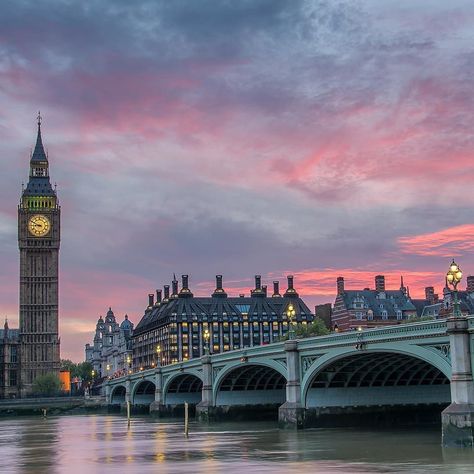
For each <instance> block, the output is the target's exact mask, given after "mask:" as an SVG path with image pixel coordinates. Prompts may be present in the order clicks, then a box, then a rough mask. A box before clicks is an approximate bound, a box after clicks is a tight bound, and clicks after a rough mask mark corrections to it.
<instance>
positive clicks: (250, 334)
mask: <svg viewBox="0 0 474 474" xmlns="http://www.w3.org/2000/svg"><path fill="white" fill-rule="evenodd" d="M154 296H155V295H154V294H150V295H148V298H149V300H148V307H147V309H146V310H145V314H144V315H143V317H142V319H141V321H140V322H139V323H138V324H137V326H136V328H135V330H134V332H133V336H132V339H133V344H132V346H133V368H134V369H135V370H136V369H140V368H143V369H145V368H149V367H153V366H155V365H156V364H158V363H161V364H163V365H164V364H169V363H176V362H180V361H182V360H187V359H193V358H197V357H201V356H202V355H203V354H204V353H205V350H206V346H207V347H208V349H209V352H210V353H211V354H212V353H216V352H225V351H230V350H233V349H240V348H243V347H252V346H258V345H262V344H270V343H272V342H275V341H277V340H279V339H280V338H282V337H283V336H285V335H286V333H287V332H288V328H289V321H288V316H287V311H288V308H289V307H290V305H292V306H293V308H294V311H295V316H294V318H293V321H292V322H293V323H294V324H296V323H298V324H307V323H308V322H311V321H313V319H314V315H313V314H312V313H311V311H310V309H309V308H308V307H307V306H306V304H305V303H304V302H303V300H302V299H301V298H300V297H299V295H298V293H297V292H296V290H295V289H294V287H293V277H292V276H289V277H288V288H287V290H286V291H285V293H284V294H280V291H279V282H278V281H275V282H273V293H272V294H271V295H270V296H269V295H268V294H267V287H266V286H262V283H261V277H260V276H259V275H257V276H256V277H255V288H254V289H253V290H251V292H250V296H245V295H240V296H239V297H229V296H228V295H227V293H226V291H225V290H224V289H223V286H222V275H217V276H216V289H215V290H214V292H213V294H212V295H211V296H210V297H195V296H194V295H193V293H192V292H191V291H190V289H189V287H188V276H187V275H183V276H182V287H181V290H179V289H178V282H177V280H176V278H174V279H173V282H172V287H171V294H170V287H169V285H165V286H164V292H163V293H162V291H161V290H157V291H156V301H155V298H154ZM206 334H208V335H209V339H208V341H206V337H205V336H206Z"/></svg>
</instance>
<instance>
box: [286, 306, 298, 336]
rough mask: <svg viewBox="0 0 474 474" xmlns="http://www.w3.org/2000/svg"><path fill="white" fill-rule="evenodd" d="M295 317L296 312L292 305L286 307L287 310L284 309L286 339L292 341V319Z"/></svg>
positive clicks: (293, 334) (293, 332)
mask: <svg viewBox="0 0 474 474" xmlns="http://www.w3.org/2000/svg"><path fill="white" fill-rule="evenodd" d="M295 316H296V311H295V308H294V306H293V303H290V304H289V305H288V308H287V309H286V317H287V318H288V325H289V328H288V339H294V338H295V331H294V329H293V318H294V317H295Z"/></svg>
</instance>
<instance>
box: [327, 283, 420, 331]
mask: <svg viewBox="0 0 474 474" xmlns="http://www.w3.org/2000/svg"><path fill="white" fill-rule="evenodd" d="M416 315H417V310H416V307H415V305H414V304H413V302H412V301H411V299H410V295H409V291H408V289H407V288H405V286H404V285H403V278H402V281H401V285H400V288H399V289H398V290H386V289H385V277H384V276H383V275H377V276H376V277H375V290H371V289H369V288H364V289H362V290H346V289H345V287H344V278H343V277H338V279H337V296H336V300H335V302H334V308H333V312H332V323H333V329H334V328H337V329H338V330H340V331H347V330H354V329H357V328H359V327H362V328H371V327H376V326H388V325H393V324H399V323H401V322H403V321H405V320H407V319H408V318H410V317H413V316H416Z"/></svg>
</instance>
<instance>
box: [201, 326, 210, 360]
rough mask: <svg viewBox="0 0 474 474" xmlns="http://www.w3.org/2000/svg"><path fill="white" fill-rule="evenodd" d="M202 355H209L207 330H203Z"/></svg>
mask: <svg viewBox="0 0 474 474" xmlns="http://www.w3.org/2000/svg"><path fill="white" fill-rule="evenodd" d="M203 337H204V343H205V344H204V354H206V355H207V354H209V339H210V338H211V335H210V334H209V329H205V330H204V335H203Z"/></svg>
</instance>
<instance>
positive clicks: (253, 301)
mask: <svg viewBox="0 0 474 474" xmlns="http://www.w3.org/2000/svg"><path fill="white" fill-rule="evenodd" d="M290 303H293V305H294V308H295V311H296V318H295V319H296V321H301V316H302V315H305V316H313V314H312V313H311V310H310V309H309V308H308V307H307V306H306V304H305V303H304V301H303V300H302V299H301V298H298V297H295V296H283V297H275V298H273V297H267V296H262V295H259V296H253V297H233V298H225V297H216V296H214V297H180V298H172V299H170V300H169V301H167V302H165V301H163V302H161V303H160V304H159V305H154V306H153V307H152V308H151V309H148V310H147V311H145V314H144V316H143V317H142V319H141V320H140V322H139V323H138V324H137V326H136V328H135V330H134V332H133V336H137V335H139V334H141V333H144V332H146V331H149V330H150V329H153V328H155V327H158V326H161V325H164V324H166V323H167V322H168V321H169V318H170V316H176V318H177V320H178V321H179V320H181V318H182V317H183V316H186V317H187V318H192V317H193V316H198V317H201V320H202V318H205V319H206V320H207V321H212V320H213V319H212V318H213V316H221V317H222V316H224V313H226V316H229V317H232V316H242V315H243V314H247V315H248V318H249V321H252V320H253V318H254V317H255V316H257V317H258V318H259V319H260V320H261V319H262V317H265V316H270V317H271V316H275V315H276V316H282V315H283V313H285V312H286V309H287V308H288V305H289V304H290ZM188 320H189V319H188Z"/></svg>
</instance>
